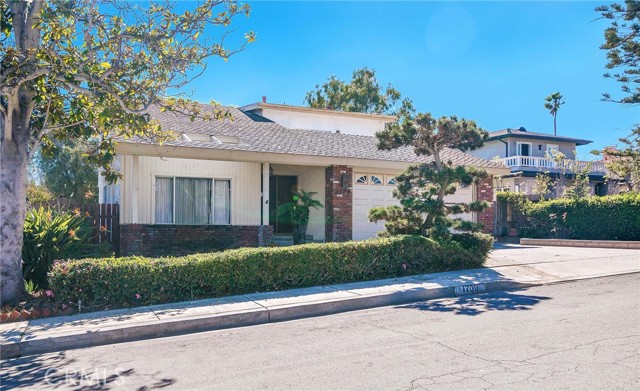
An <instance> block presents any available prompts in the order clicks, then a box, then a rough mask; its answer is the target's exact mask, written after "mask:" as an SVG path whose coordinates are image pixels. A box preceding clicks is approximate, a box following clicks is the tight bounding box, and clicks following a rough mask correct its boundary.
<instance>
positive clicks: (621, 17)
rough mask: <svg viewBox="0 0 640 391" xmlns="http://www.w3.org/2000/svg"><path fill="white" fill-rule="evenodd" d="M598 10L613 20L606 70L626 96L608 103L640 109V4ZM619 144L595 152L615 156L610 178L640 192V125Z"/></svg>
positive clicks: (635, 1)
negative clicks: (638, 106) (639, 106)
mask: <svg viewBox="0 0 640 391" xmlns="http://www.w3.org/2000/svg"><path fill="white" fill-rule="evenodd" d="M596 11H597V12H599V13H600V15H601V16H602V18H603V19H607V20H610V21H611V25H610V26H609V27H608V28H607V29H606V30H605V31H604V40H605V42H604V43H603V44H602V46H600V48H601V49H603V50H605V51H606V52H607V60H608V62H607V65H606V68H607V69H609V70H611V71H612V72H614V73H609V72H607V73H605V74H604V76H605V77H607V78H612V79H614V80H616V81H617V82H618V83H620V88H621V90H622V95H621V96H620V97H616V98H614V97H613V96H612V95H611V94H610V93H604V94H603V96H604V100H606V101H610V102H617V103H620V104H623V105H625V106H632V107H633V106H637V105H638V104H640V1H638V0H627V1H625V2H624V4H619V3H614V4H609V5H603V6H600V7H597V8H596ZM619 141H620V143H621V146H619V147H618V148H615V147H609V148H605V150H604V151H595V152H596V153H600V152H604V153H605V154H607V155H608V156H609V157H611V159H609V160H608V161H607V162H606V165H607V168H608V169H609V171H610V175H609V177H610V179H616V180H624V181H625V184H626V186H627V189H628V190H637V191H640V124H638V123H636V124H634V125H633V126H632V129H631V133H630V134H629V135H628V136H627V137H623V138H621V139H619Z"/></svg>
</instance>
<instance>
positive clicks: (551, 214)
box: [498, 193, 640, 240]
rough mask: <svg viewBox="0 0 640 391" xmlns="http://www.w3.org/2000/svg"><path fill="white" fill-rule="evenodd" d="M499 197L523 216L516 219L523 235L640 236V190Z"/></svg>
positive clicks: (606, 238) (625, 237) (630, 237)
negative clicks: (536, 198)
mask: <svg viewBox="0 0 640 391" xmlns="http://www.w3.org/2000/svg"><path fill="white" fill-rule="evenodd" d="M518 196H519V197H518ZM498 200H501V201H507V202H509V203H510V205H511V206H512V207H513V208H514V211H515V212H516V213H517V214H519V215H522V216H523V217H524V218H520V219H517V220H518V224H519V226H518V227H517V228H519V229H520V233H521V236H528V237H534V238H550V237H556V238H569V239H592V240H640V193H626V194H617V195H610V196H604V197H589V198H582V199H556V200H549V201H541V202H530V201H528V200H524V199H523V198H522V196H521V195H513V194H504V195H503V193H499V194H498Z"/></svg>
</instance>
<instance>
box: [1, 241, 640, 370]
mask: <svg viewBox="0 0 640 391" xmlns="http://www.w3.org/2000/svg"><path fill="white" fill-rule="evenodd" d="M487 266H488V267H487V268H484V269H474V270H462V271H455V272H447V273H436V274H426V275H419V276H412V277H405V278H397V279H388V280H378V281H369V282H361V283H352V284H341V285H331V286H323V287H313V288H305V289H295V290H289V291H281V292H270V293H256V294H251V295H240V296H232V297H225V298H217V299H208V300H199V301H193V302H184V303H171V304H163V305H156V306H147V307H139V308H132V309H125V310H115V311H102V312H94V313H88V314H78V315H72V316H63V317H55V318H45V319H36V320H32V321H29V322H19V323H8V324H3V325H0V344H1V345H0V347H1V353H2V357H3V358H7V357H16V356H18V355H29V354H37V353H43V352H49V351H59V350H66V349H73V348H80V347H86V346H93V345H102V344H110V343H116V342H125V341H132V340H138V339H144V338H154V337H162V336H167V335H175V334H183V333H189V332H198V331H205V330H214V329H221V328H229V327H241V326H248V325H255V324H262V323H269V322H279V321H285V320H290V319H297V318H303V317H311V316H320V315H327V314H332V313H337V312H344V311H353V310H359V309H365V308H372V307H380V306H386V305H394V304H400V303H408V302H416V301H423V300H430V299H437V298H444V297H452V296H459V295H463V294H471V293H480V292H488V291H497V290H506V289H513V288H522V287H527V286H533V285H539V284H545V283H553V282H561V281H570V280H576V279H583V278H593V277H599V276H609V275H617V274H625V273H633V272H640V251H638V250H620V249H590V248H575V247H536V246H519V245H506V244H497V245H496V246H495V249H494V251H493V252H492V254H491V257H490V259H489V260H488V262H487Z"/></svg>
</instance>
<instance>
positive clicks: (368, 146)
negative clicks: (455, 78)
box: [118, 106, 504, 168]
mask: <svg viewBox="0 0 640 391" xmlns="http://www.w3.org/2000/svg"><path fill="white" fill-rule="evenodd" d="M205 107H207V106H205ZM226 109H227V110H228V111H229V112H230V114H231V116H232V119H223V120H218V121H215V120H214V121H204V120H201V119H195V120H194V121H191V120H190V119H189V118H188V117H187V116H185V115H183V114H177V113H173V112H161V111H159V110H151V111H150V113H151V116H152V118H154V119H156V120H158V121H159V122H160V123H161V125H162V127H163V129H164V130H172V131H174V132H176V133H177V135H178V136H180V135H181V134H201V135H210V136H218V137H221V136H227V137H233V138H236V139H237V142H234V143H224V142H222V143H219V142H216V141H215V140H214V141H195V140H194V141H188V140H185V139H182V138H181V137H178V138H177V139H176V140H174V141H168V142H165V143H164V144H163V145H166V146H176V147H190V148H203V149H217V150H229V151H244V152H256V153H260V152H264V153H278V154H288V155H304V156H323V157H337V158H354V159H364V160H382V161H395V162H408V163H424V162H431V161H432V158H431V157H428V156H419V155H416V154H415V153H414V152H413V149H412V148H411V147H400V148H396V149H393V150H390V151H383V150H380V149H378V147H377V139H376V137H374V136H360V135H350V134H342V133H334V132H329V131H322V130H305V129H289V128H286V127H284V126H282V125H279V124H277V123H275V122H272V121H270V120H269V119H267V118H264V117H262V116H260V115H258V114H255V113H252V112H246V113H245V112H243V111H241V110H239V109H238V108H234V107H226ZM118 141H119V142H120V143H134V144H154V142H153V141H151V140H148V139H145V138H140V137H133V138H130V139H124V138H119V139H118ZM442 158H443V159H444V160H451V162H452V163H453V164H455V165H465V166H475V167H485V168H504V166H503V165H501V164H499V163H496V162H492V161H488V160H485V159H482V158H479V157H476V156H472V155H469V154H467V153H464V152H462V151H459V150H455V149H450V148H447V149H446V150H445V151H444V153H443V156H442Z"/></svg>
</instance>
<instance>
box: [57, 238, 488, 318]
mask: <svg viewBox="0 0 640 391" xmlns="http://www.w3.org/2000/svg"><path fill="white" fill-rule="evenodd" d="M491 243H492V238H491V237H490V236H488V235H481V234H474V235H471V234H470V235H465V236H461V237H456V239H454V240H450V241H446V242H440V243H439V242H436V241H434V240H431V239H427V238H424V237H420V236H396V237H390V238H383V239H374V240H368V241H361V242H346V243H325V244H318V243H313V244H304V245H299V246H292V247H281V248H244V249H238V250H228V251H224V252H218V253H206V254H195V255H189V256H183V257H170V258H155V259H153V258H144V257H125V258H102V259H85V260H77V261H66V262H56V264H55V265H54V266H53V268H52V270H51V273H50V274H49V282H50V286H51V289H52V290H53V292H54V294H55V295H56V297H57V298H58V299H59V300H61V301H62V302H73V303H75V302H77V301H78V300H82V302H83V303H84V304H83V305H95V306H105V305H107V306H125V307H126V306H131V305H142V304H154V303H162V302H172V301H183V300H190V299H195V298H203V297H216V296H226V295H234V294H246V293H253V292H264V291H275V290H283V289H291V288H302V287H308V286H315V285H326V284H336V283H344V282H353V281H365V280H373V279H380V278H391V277H399V276H405V275H412V274H420V273H431V272H440V271H447V270H455V269H462V268H477V267H480V266H482V264H483V263H484V260H485V259H486V256H487V254H488V251H489V250H490V248H491Z"/></svg>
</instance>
